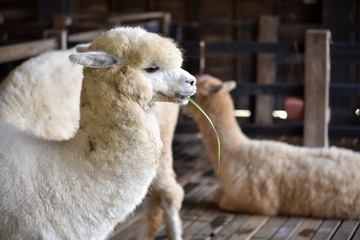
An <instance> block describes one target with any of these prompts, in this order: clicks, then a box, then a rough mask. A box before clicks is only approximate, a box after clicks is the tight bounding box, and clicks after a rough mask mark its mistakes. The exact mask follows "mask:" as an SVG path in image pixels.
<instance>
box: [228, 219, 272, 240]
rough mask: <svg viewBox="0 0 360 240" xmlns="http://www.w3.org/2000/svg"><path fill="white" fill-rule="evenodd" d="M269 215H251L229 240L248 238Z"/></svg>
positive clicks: (244, 239) (245, 239)
mask: <svg viewBox="0 0 360 240" xmlns="http://www.w3.org/2000/svg"><path fill="white" fill-rule="evenodd" d="M269 218H270V217H269V216H261V215H252V216H251V217H250V218H249V219H248V220H247V221H246V222H245V223H244V224H243V225H241V226H240V227H239V228H238V229H237V230H236V232H234V234H232V235H231V236H230V237H229V238H228V239H229V240H248V239H250V238H251V237H252V236H254V234H255V233H256V232H257V231H258V230H259V229H260V228H261V227H262V226H263V225H264V224H265V223H266V222H267V221H268V220H269Z"/></svg>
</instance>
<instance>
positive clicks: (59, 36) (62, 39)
mask: <svg viewBox="0 0 360 240" xmlns="http://www.w3.org/2000/svg"><path fill="white" fill-rule="evenodd" d="M52 37H54V38H55V39H56V42H57V44H58V46H57V49H60V50H65V49H67V31H66V30H56V29H49V30H46V31H45V32H44V38H52Z"/></svg>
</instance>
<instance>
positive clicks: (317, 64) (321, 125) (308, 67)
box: [304, 30, 330, 147]
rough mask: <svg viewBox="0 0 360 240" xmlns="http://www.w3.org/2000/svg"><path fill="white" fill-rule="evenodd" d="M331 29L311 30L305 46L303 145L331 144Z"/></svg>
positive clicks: (321, 145)
mask: <svg viewBox="0 0 360 240" xmlns="http://www.w3.org/2000/svg"><path fill="white" fill-rule="evenodd" d="M329 85H330V31H327V30H308V31H307V32H306V49H305V91H304V92H305V96H304V98H305V111H304V145H305V146H309V147H325V146H328V144H329V140H328V124H329Z"/></svg>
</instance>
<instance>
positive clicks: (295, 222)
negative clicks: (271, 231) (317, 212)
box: [270, 217, 304, 240]
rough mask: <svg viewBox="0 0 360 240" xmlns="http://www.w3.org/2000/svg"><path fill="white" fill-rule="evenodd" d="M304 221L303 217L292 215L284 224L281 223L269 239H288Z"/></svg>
mask: <svg viewBox="0 0 360 240" xmlns="http://www.w3.org/2000/svg"><path fill="white" fill-rule="evenodd" d="M303 221H304V219H303V218H297V217H292V218H289V219H288V220H287V221H286V223H285V224H284V225H282V226H281V227H280V228H279V230H278V231H277V232H276V233H275V235H274V236H273V237H271V238H270V239H271V240H286V239H289V238H290V237H291V236H292V235H293V234H294V233H295V231H296V230H297V229H298V227H299V226H300V225H301V224H302V222H303Z"/></svg>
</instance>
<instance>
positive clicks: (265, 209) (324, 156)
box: [187, 75, 360, 219]
mask: <svg viewBox="0 0 360 240" xmlns="http://www.w3.org/2000/svg"><path fill="white" fill-rule="evenodd" d="M234 86H235V83H234V82H223V83H222V82H221V81H220V80H218V79H216V78H214V77H211V76H209V75H203V76H200V77H199V78H198V82H197V89H198V90H197V94H196V96H195V101H196V102H197V103H198V104H199V105H200V106H201V107H202V108H203V109H204V111H205V112H206V113H207V114H208V115H209V117H210V118H211V119H212V121H213V123H214V125H215V127H216V129H217V131H218V134H219V136H220V139H221V166H220V170H219V174H218V175H217V177H218V179H219V183H220V188H219V190H218V191H217V193H216V194H215V201H216V203H217V204H218V205H219V207H220V208H222V209H224V210H230V211H236V212H248V213H255V214H267V215H275V214H285V215H303V216H313V217H331V218H357V219H359V218H360V185H359V182H360V153H357V152H354V151H351V150H347V149H341V148H336V147H330V148H308V147H298V146H292V145H289V144H286V143H282V142H277V141H266V140H264V141H261V140H251V139H249V138H247V137H246V136H245V135H244V134H243V133H242V132H241V129H240V128H239V126H238V123H237V121H236V119H235V117H234V115H233V111H234V106H233V102H232V98H231V96H230V94H229V93H228V91H230V90H231V89H232V88H234ZM187 108H188V111H189V112H190V114H191V115H192V116H193V117H194V119H195V121H196V122H197V125H198V126H199V129H200V132H201V134H202V136H203V142H204V145H205V147H206V149H207V152H208V153H209V155H210V157H211V160H212V164H213V167H214V169H215V170H217V169H218V163H217V146H216V144H217V142H216V138H215V135H214V131H213V130H212V128H211V126H210V124H209V123H208V122H207V120H206V119H205V118H204V116H202V114H201V113H199V111H196V110H197V109H194V108H193V107H192V106H190V105H188V107H187Z"/></svg>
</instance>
